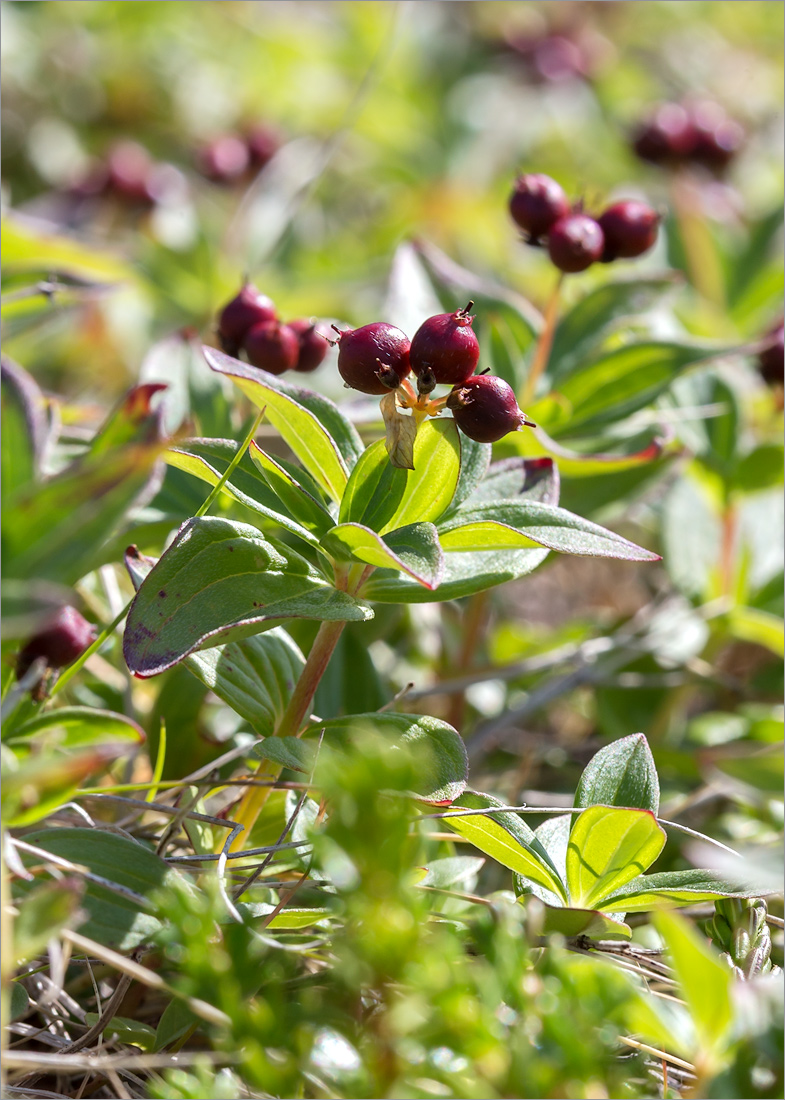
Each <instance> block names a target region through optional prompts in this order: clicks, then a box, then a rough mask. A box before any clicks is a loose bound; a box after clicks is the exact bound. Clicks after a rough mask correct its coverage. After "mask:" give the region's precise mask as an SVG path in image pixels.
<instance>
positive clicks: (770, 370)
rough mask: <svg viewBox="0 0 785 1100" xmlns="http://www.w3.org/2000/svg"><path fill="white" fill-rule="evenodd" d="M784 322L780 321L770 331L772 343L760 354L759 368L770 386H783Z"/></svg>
mask: <svg viewBox="0 0 785 1100" xmlns="http://www.w3.org/2000/svg"><path fill="white" fill-rule="evenodd" d="M784 338H785V333H783V323H782V321H780V323H779V324H778V325H776V326H775V327H774V328H773V329H771V330H770V331H769V333H768V339H769V341H770V343H768V345H767V346H766V347H765V348H764V349H763V351H761V352H760V354H759V355H758V369H759V370H760V373H761V376H762V378H763V380H764V382H766V384H767V385H769V386H781V385H782V384H783V373H785V353H784V352H783V340H784Z"/></svg>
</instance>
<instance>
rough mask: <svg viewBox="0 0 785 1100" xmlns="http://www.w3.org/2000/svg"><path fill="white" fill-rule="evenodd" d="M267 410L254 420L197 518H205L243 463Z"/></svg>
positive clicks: (198, 512)
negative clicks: (243, 458)
mask: <svg viewBox="0 0 785 1100" xmlns="http://www.w3.org/2000/svg"><path fill="white" fill-rule="evenodd" d="M266 408H267V406H265V408H264V409H262V410H261V411H260V413H259V415H258V416H257V418H256V420H254V422H253V424H252V425H251V430H250V431H249V432H248V434H247V435H246V437H245V439H244V440H243V441H242V443H241V444H240V446H239V448H238V450H237V454H236V455H235V456H234V458H233V459H232V461H231V462H230V463H229V465H228V466H227V467H226V469H225V470H224V472H223V473H222V474H221V476H220V478H219V479H218V481H217V482H216V483H215V485H214V486H213V489H212V492H211V493H210V494H209V496H208V497H207V499H206V500H205V502H204V504H203V505H202V506H201V508H200V509H199V510H198V511H197V513H196V517H197V518H198V517H199V516H203V515H204V514H205V513H206V512H207V510H208V509H209V508H210V506H211V505H212V503H213V501H214V500H215V499H216V497H217V496H218V494H219V493H220V492H221V490H222V489H223V487H224V485H225V484H226V483H227V481H228V480H229V478H230V477H231V476H232V474H233V473H234V471H235V470H236V468H237V467H238V466H239V465H240V461H241V459H242V457H243V455H244V454H245V452H246V451H247V450H248V448H249V447H250V446H251V440H252V439H253V437H254V436H255V435H256V432H257V429H258V428H259V425H260V424H261V422H262V417H263V416H264V414H265V410H266Z"/></svg>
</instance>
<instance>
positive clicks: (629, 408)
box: [545, 341, 737, 435]
mask: <svg viewBox="0 0 785 1100" xmlns="http://www.w3.org/2000/svg"><path fill="white" fill-rule="evenodd" d="M735 350H737V349H735V348H730V347H728V346H726V345H722V344H714V345H707V344H699V343H693V344H686V343H675V342H666V341H663V342H658V341H643V342H640V343H635V344H628V345H626V346H625V347H621V348H616V349H614V350H613V351H609V352H606V353H605V354H603V355H601V356H599V357H597V358H596V359H594V360H593V361H592V362H590V363H586V364H584V365H583V366H581V367H580V369H578V370H575V371H574V372H572V373H571V374H570V376H569V378H567V379H566V380H565V381H564V382H563V383H562V384H561V385H560V386H559V395H560V399H561V400H562V401H565V402H567V406H568V408H569V410H570V415H569V419H568V421H567V422H566V424H564V425H558V434H559V435H561V434H564V433H565V432H566V431H567V430H569V432H570V433H574V432H575V431H576V429H578V428H580V430H581V431H582V432H585V431H588V430H589V429H590V428H591V429H596V428H597V427H598V426H600V425H602V424H607V423H613V422H615V421H617V420H620V419H621V418H622V417H624V416H629V415H630V414H631V413H633V412H637V410H638V409H642V408H645V407H646V406H647V405H650V404H651V403H652V402H653V401H654V400H655V398H656V397H658V396H659V395H660V394H661V393H662V392H663V390H665V389H667V387H668V386H669V385H670V384H671V382H673V381H674V380H675V379H676V378H678V377H679V375H680V374H681V372H682V371H683V370H685V368H686V367H688V366H690V365H691V364H693V363H700V362H706V361H708V360H710V359H717V358H719V357H720V356H723V355H727V354H729V353H731V352H733V351H735ZM545 427H546V428H547V427H548V425H547V424H546V425H545Z"/></svg>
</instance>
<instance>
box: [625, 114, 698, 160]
mask: <svg viewBox="0 0 785 1100" xmlns="http://www.w3.org/2000/svg"><path fill="white" fill-rule="evenodd" d="M695 141H696V133H695V126H694V125H693V122H692V119H691V118H690V116H689V114H688V113H687V111H686V110H685V109H684V107H682V106H681V105H680V104H678V103H663V104H662V106H661V107H659V108H658V109H657V110H656V111H655V113H654V115H653V116H652V118H651V119H649V121H648V122H647V123H645V124H644V125H643V126H641V127H640V128H639V130H638V132H637V134H636V135H635V138H634V141H633V149H634V150H635V152H636V153H637V155H638V156H639V157H640V158H641V160H647V161H649V162H650V163H652V164H675V163H677V162H679V161H683V160H684V159H685V158H687V157H689V155H690V154H691V153H692V150H693V149H694V147H695Z"/></svg>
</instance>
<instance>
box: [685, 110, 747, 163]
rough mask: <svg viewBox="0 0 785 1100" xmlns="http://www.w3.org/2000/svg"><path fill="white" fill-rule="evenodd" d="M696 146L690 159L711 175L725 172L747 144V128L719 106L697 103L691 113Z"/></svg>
mask: <svg viewBox="0 0 785 1100" xmlns="http://www.w3.org/2000/svg"><path fill="white" fill-rule="evenodd" d="M690 118H691V121H692V125H693V127H694V130H695V143H694V145H693V148H692V150H691V153H690V158H691V159H692V160H694V161H696V162H697V163H698V164H702V165H703V166H704V167H705V168H709V169H710V170H711V171H712V172H722V171H723V170H724V169H725V168H727V167H728V165H729V164H730V162H731V161H732V160H733V158H734V157H735V156H736V154H737V153H738V151H739V149H740V148H741V146H742V144H743V143H744V128H743V127H742V126H740V125H739V123H738V122H734V120H733V119H731V118H728V116H727V115H726V114H725V111H724V110H723V109H722V107H720V105H719V104H718V103H698V104H696V105H695V106H693V107H692V109H691V110H690Z"/></svg>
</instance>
